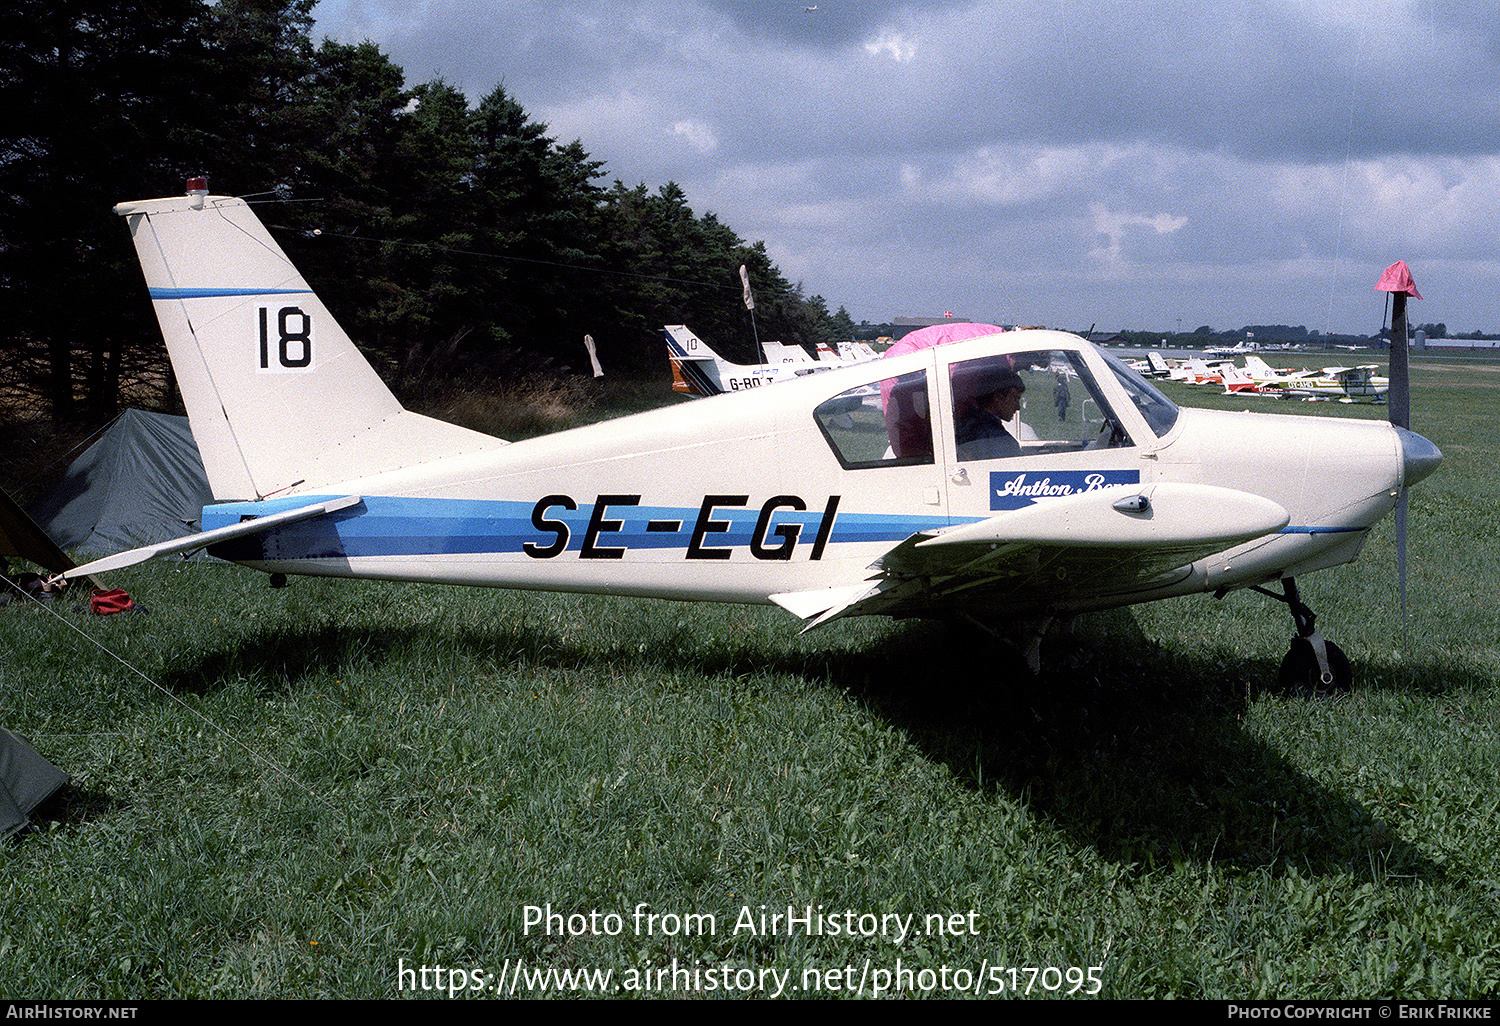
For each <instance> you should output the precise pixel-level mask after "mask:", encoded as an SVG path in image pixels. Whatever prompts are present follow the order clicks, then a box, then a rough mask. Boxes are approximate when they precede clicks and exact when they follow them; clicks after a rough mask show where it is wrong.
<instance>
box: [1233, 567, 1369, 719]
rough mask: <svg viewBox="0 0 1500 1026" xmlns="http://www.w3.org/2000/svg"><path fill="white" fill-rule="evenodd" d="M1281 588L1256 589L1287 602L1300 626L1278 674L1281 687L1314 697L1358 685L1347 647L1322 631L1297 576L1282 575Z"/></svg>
mask: <svg viewBox="0 0 1500 1026" xmlns="http://www.w3.org/2000/svg"><path fill="white" fill-rule="evenodd" d="M1281 588H1282V593H1281V594H1280V595H1278V594H1276V593H1275V592H1274V591H1267V590H1266V589H1265V588H1261V587H1255V588H1254V589H1253V590H1254V591H1258V592H1260V593H1261V594H1262V595H1269V596H1270V597H1271V598H1273V599H1276V600H1277V601H1278V602H1285V603H1286V604H1287V607H1288V608H1289V609H1291V611H1292V622H1293V623H1294V624H1296V627H1297V636H1296V637H1294V638H1293V639H1292V647H1291V649H1290V650H1289V651H1288V652H1287V654H1286V658H1284V659H1282V660H1281V670H1280V672H1278V673H1277V674H1276V683H1277V685H1278V687H1280V689H1281V690H1282V691H1283V692H1286V693H1288V694H1296V695H1309V696H1313V697H1319V696H1323V695H1330V694H1334V693H1336V692H1342V691H1348V690H1349V689H1350V688H1351V687H1353V686H1354V671H1353V670H1351V669H1350V668H1349V660H1348V658H1347V657H1345V655H1344V651H1343V649H1341V648H1339V647H1338V646H1337V645H1335V644H1334V643H1333V642H1331V641H1329V640H1328V639H1327V638H1325V637H1323V635H1321V634H1319V633H1318V631H1317V628H1316V625H1315V621H1316V619H1317V618H1316V616H1315V615H1314V614H1313V611H1312V610H1311V609H1308V608H1307V607H1306V606H1305V605H1303V604H1302V600H1301V599H1300V598H1299V597H1298V595H1297V582H1296V581H1295V580H1294V579H1293V578H1290V577H1284V578H1282V580H1281Z"/></svg>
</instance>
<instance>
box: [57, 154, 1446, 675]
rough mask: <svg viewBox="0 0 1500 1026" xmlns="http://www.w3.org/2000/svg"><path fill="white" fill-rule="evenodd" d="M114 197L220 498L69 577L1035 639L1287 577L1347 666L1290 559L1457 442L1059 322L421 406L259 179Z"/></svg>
mask: <svg viewBox="0 0 1500 1026" xmlns="http://www.w3.org/2000/svg"><path fill="white" fill-rule="evenodd" d="M115 209H116V212H117V213H119V214H121V215H122V216H124V217H125V219H126V221H127V224H128V226H129V230H130V234H131V235H132V237H133V238H134V241H135V245H136V249H137V252H138V254H139V257H140V261H141V264H142V267H143V269H144V272H145V277H146V283H147V285H148V287H149V290H150V294H151V298H152V300H153V301H154V305H155V309H156V314H157V317H158V318H159V320H160V322H161V327H162V332H163V335H164V336H165V339H166V343H167V347H168V350H169V352H170V355H171V359H172V364H173V367H174V368H175V371H176V374H177V379H178V381H179V383H180V386H181V390H182V395H183V399H184V402H185V403H186V406H187V411H188V416H189V418H190V420H191V424H192V429H193V434H194V436H195V438H196V439H197V442H198V446H199V449H200V450H201V452H202V455H203V462H204V466H205V469H206V470H207V472H208V478H209V482H210V484H211V486H212V489H213V494H214V497H215V499H216V500H218V501H217V502H216V503H215V504H213V505H209V506H207V507H205V508H204V510H203V520H202V524H203V527H204V528H205V530H204V531H203V532H202V533H201V534H198V535H194V536H191V537H189V538H187V539H180V540H178V541H175V542H170V543H164V544H161V545H154V546H147V547H144V548H142V549H136V550H132V551H131V552H127V553H121V554H119V555H116V556H112V557H108V558H106V559H103V560H99V561H96V562H94V563H91V564H88V565H86V566H83V567H80V568H78V569H77V570H74V571H72V572H70V574H69V576H79V575H83V574H87V573H98V572H103V571H105V570H109V569H113V568H116V567H119V566H125V565H130V564H132V563H135V562H139V561H141V560H143V559H146V558H150V557H151V556H153V555H162V554H166V553H169V552H180V551H187V550H190V549H193V548H197V547H201V546H204V545H209V546H211V548H210V550H209V551H210V552H212V553H213V554H215V555H217V556H220V557H222V558H224V559H228V560H233V561H234V562H237V563H241V564H243V565H245V566H248V567H251V568H254V569H257V570H261V571H264V572H266V573H270V574H312V575H323V576H336V577H361V578H377V579H384V580H393V581H423V582H434V583H444V584H469V585H486V586H494V587H504V588H525V589H538V590H561V591H573V592H597V593H614V594H622V595H637V596H655V597H660V598H670V599H698V600H707V601H715V602H745V603H776V604H777V605H780V606H782V607H784V608H785V609H787V610H789V611H790V612H791V613H793V614H795V615H796V616H797V617H799V618H801V619H802V620H804V621H805V623H806V624H807V625H808V626H809V627H814V626H818V625H820V624H824V623H827V622H828V621H830V620H833V619H835V618H837V617H844V616H851V615H861V614H883V615H887V616H892V617H906V616H936V617H945V616H946V617H957V618H964V619H969V620H972V621H975V622H978V623H980V624H987V625H999V624H1007V623H1024V624H1029V625H1033V626H1034V627H1035V630H1034V632H1033V635H1032V638H1033V643H1032V646H1031V648H1032V651H1031V654H1032V656H1033V657H1034V656H1035V653H1036V647H1037V644H1038V643H1039V639H1040V634H1041V631H1042V630H1045V624H1046V623H1047V622H1048V621H1049V620H1050V618H1054V617H1059V616H1071V615H1073V614H1076V613H1080V612H1084V611H1089V610H1099V609H1106V608H1111V607H1117V606H1123V605H1127V604H1131V603H1137V602H1145V601H1149V600H1152V599H1162V598H1167V597H1169V596H1177V595H1187V594H1191V593H1200V592H1217V593H1223V592H1225V591H1228V590H1232V589H1238V588H1246V587H1258V586H1261V585H1264V584H1267V583H1270V582H1273V581H1281V582H1283V591H1282V594H1280V595H1276V594H1275V593H1273V592H1270V591H1266V592H1265V594H1268V595H1272V597H1275V598H1278V599H1281V600H1284V601H1286V602H1288V604H1289V605H1291V607H1292V610H1293V613H1294V619H1295V620H1296V623H1297V626H1298V634H1299V637H1298V638H1297V639H1294V641H1293V652H1292V653H1290V654H1289V656H1288V659H1289V661H1291V662H1292V663H1293V664H1295V665H1294V669H1295V670H1297V671H1298V672H1300V673H1302V674H1304V675H1308V676H1310V677H1311V678H1312V680H1313V681H1316V680H1317V679H1319V678H1321V679H1322V680H1323V681H1324V682H1325V683H1326V682H1327V681H1328V680H1330V679H1331V674H1333V673H1334V672H1335V671H1337V670H1338V666H1337V665H1336V664H1337V662H1338V659H1335V658H1334V657H1333V656H1331V655H1330V654H1329V652H1328V651H1327V650H1329V649H1332V650H1334V651H1336V648H1335V647H1334V646H1332V645H1331V644H1329V645H1327V646H1326V648H1325V645H1324V644H1323V642H1322V639H1321V638H1320V636H1319V635H1318V634H1317V633H1316V631H1315V630H1313V626H1312V616H1311V613H1310V612H1308V611H1307V610H1306V607H1304V606H1301V603H1300V602H1299V601H1298V598H1297V592H1296V587H1295V581H1294V579H1295V578H1296V577H1297V576H1300V575H1303V574H1307V573H1311V572H1312V571H1315V570H1320V569H1323V568H1325V567H1331V566H1334V565H1337V564H1340V563H1345V562H1348V561H1349V560H1352V559H1353V558H1354V557H1355V556H1356V554H1357V553H1358V552H1359V550H1360V548H1361V546H1362V545H1363V544H1364V541H1365V539H1366V537H1367V536H1368V534H1369V531H1370V528H1371V527H1372V526H1373V525H1374V524H1375V523H1376V522H1377V521H1378V520H1380V518H1381V517H1383V516H1384V515H1385V514H1386V513H1388V512H1390V510H1391V509H1392V507H1393V505H1394V504H1395V503H1396V501H1397V498H1398V495H1400V493H1401V492H1402V490H1403V489H1405V488H1407V487H1408V486H1410V485H1412V484H1413V483H1415V482H1417V481H1420V480H1421V479H1422V478H1424V477H1426V476H1427V475H1428V474H1429V473H1431V472H1432V471H1433V470H1434V469H1435V468H1436V467H1437V465H1438V463H1439V462H1440V461H1441V459H1442V454H1441V453H1440V452H1438V450H1437V448H1436V447H1435V446H1433V445H1432V444H1431V443H1430V442H1428V441H1427V440H1426V439H1424V438H1422V437H1421V436H1419V435H1417V434H1414V433H1412V432H1411V431H1408V430H1406V429H1404V428H1398V427H1395V426H1392V425H1391V424H1387V423H1383V422H1368V421H1353V420H1339V419H1329V418H1302V417H1291V416H1279V415H1271V414H1261V413H1253V414H1252V413H1226V412H1217V411H1207V410H1193V409H1186V408H1179V407H1177V406H1176V405H1175V404H1174V403H1172V402H1171V401H1170V400H1168V399H1167V398H1166V397H1165V396H1163V395H1162V394H1161V393H1160V392H1159V391H1158V390H1157V389H1156V388H1155V387H1154V386H1153V385H1151V384H1150V383H1148V382H1147V381H1146V380H1145V379H1144V378H1142V377H1141V376H1140V375H1138V374H1136V373H1135V372H1133V371H1131V370H1130V369H1129V368H1128V367H1126V366H1125V365H1124V364H1123V363H1121V362H1120V361H1119V360H1117V359H1115V358H1113V357H1111V356H1109V355H1107V354H1105V353H1104V352H1102V351H1101V350H1099V349H1096V348H1095V347H1094V346H1093V345H1091V344H1090V343H1088V342H1087V341H1085V340H1084V339H1082V338H1079V337H1077V336H1075V335H1071V334H1066V333H1063V332H1056V331H1045V330H1025V331H1014V332H1006V333H1003V334H995V335H990V336H988V337H980V338H975V339H972V340H968V341H963V342H954V343H952V344H949V345H943V346H937V347H934V348H930V349H925V350H921V351H917V352H908V353H904V354H902V355H899V356H896V357H885V358H881V359H878V360H873V361H869V362H866V363H862V364H856V365H853V366H849V367H844V368H834V369H828V370H823V371H820V372H819V373H816V374H810V375H806V376H805V377H801V378H795V379H793V380H790V381H785V382H782V383H779V384H777V385H775V387H771V388H759V389H754V390H753V391H749V392H744V393H736V394H726V395H720V396H715V397H711V398H706V399H702V400H699V401H696V402H692V403H685V404H680V405H676V406H672V407H669V408H665V409H661V410H656V411H652V412H647V413H640V414H636V415H633V416H629V417H625V418H622V419H619V420H615V421H610V422H608V423H606V424H600V425H594V426H590V427H583V428H577V429H573V430H569V431H563V432H559V433H557V434H553V435H547V436H543V437H538V438H533V439H527V440H524V441H519V442H514V443H507V442H504V441H502V440H500V439H497V438H492V437H490V436H488V435H484V434H480V433H477V432H474V431H470V430H467V429H464V428H461V427H456V426H453V425H450V424H446V423H443V422H441V421H437V420H433V419H430V418H428V417H424V416H421V415H418V414H416V413H412V412H410V411H408V410H405V409H403V408H402V407H401V405H400V404H399V403H398V402H397V401H396V399H395V398H394V397H393V396H392V394H391V392H390V391H389V390H388V389H387V388H386V387H385V385H384V384H382V383H381V381H380V380H379V378H378V377H377V376H376V374H375V372H374V370H373V369H372V368H371V367H370V365H369V364H368V363H367V362H366V360H365V359H364V358H363V357H362V356H361V355H360V353H359V352H358V350H357V349H356V348H355V346H354V345H353V343H352V342H351V341H350V339H349V338H348V336H346V335H345V333H344V332H343V331H342V330H341V329H340V328H339V326H338V324H337V323H336V322H335V321H334V318H333V317H332V316H331V315H330V314H329V311H328V309H327V308H326V307H325V306H324V305H323V303H322V302H321V301H320V300H319V299H318V297H317V296H316V295H315V294H314V292H313V290H312V288H311V287H310V286H309V285H308V283H307V282H306V281H305V280H304V279H303V278H302V276H301V275H300V274H299V273H298V271H297V270H296V268H295V267H293V266H292V263H291V261H290V260H289V259H288V258H287V256H286V255H285V253H284V252H283V251H282V250H281V248H280V247H279V246H278V245H277V244H276V242H275V241H274V240H273V239H272V237H271V235H270V233H269V232H268V231H267V230H266V229H265V227H264V226H263V225H262V224H261V223H260V221H259V220H258V219H257V218H256V217H255V215H254V214H253V213H252V212H251V210H250V208H249V207H248V206H247V205H246V204H245V203H244V202H243V201H241V200H239V199H235V198H228V197H220V196H209V195H207V189H206V185H204V184H203V183H202V180H201V179H200V180H195V181H191V182H190V183H189V193H188V195H187V196H185V197H176V198H169V199H155V200H146V201H141V202H134V203H124V204H121V205H120V206H118V207H116V208H115ZM1000 384H1003V385H1004V386H1005V387H1006V388H1007V389H1016V388H1023V389H1024V391H1025V395H1027V396H1029V397H1030V398H1031V400H1032V402H1031V404H1030V406H1029V407H1028V408H1027V409H1025V410H1023V411H1021V412H1020V413H1017V414H1015V415H1014V417H1012V418H1011V419H1010V420H1009V422H1008V424H1007V425H1006V428H1005V430H1004V431H1003V432H1002V433H1004V434H1006V435H1007V436H1008V437H1009V438H1010V439H1011V441H1010V442H1009V443H1008V444H1007V445H1006V446H1004V447H1003V453H1002V454H999V455H997V454H996V450H995V449H994V447H993V446H989V447H988V448H976V447H975V446H974V445H973V444H972V443H973V440H972V439H966V438H965V437H963V435H964V433H965V431H966V430H968V428H967V427H966V425H971V424H972V423H973V422H974V421H975V418H976V416H977V411H978V410H980V409H981V408H984V407H985V406H986V404H989V403H991V402H992V401H993V400H994V399H995V397H996V396H997V395H999V394H1000V393H996V392H995V391H994V389H995V388H996V387H997V385H1000ZM1063 390H1066V392H1067V397H1066V399H1064V398H1063V397H1062V391H1063ZM1007 394H1011V396H1012V398H1015V396H1014V394H1013V393H1007ZM991 441H994V439H991ZM768 454H775V458H768ZM1330 664H1333V665H1332V666H1331V665H1330ZM1344 667H1345V668H1344V670H1343V672H1344V673H1345V674H1346V675H1347V663H1345V664H1344Z"/></svg>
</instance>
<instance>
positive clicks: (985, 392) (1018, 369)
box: [949, 350, 1132, 462]
mask: <svg viewBox="0 0 1500 1026" xmlns="http://www.w3.org/2000/svg"><path fill="white" fill-rule="evenodd" d="M949 381H950V383H951V386H952V389H953V441H954V447H955V451H956V452H957V454H958V459H959V461H960V462H963V461H968V460H993V459H1005V458H1008V457H1014V456H1036V455H1045V454H1050V453H1058V452H1074V451H1077V450H1081V449H1105V448H1116V447H1119V446H1126V445H1131V444H1132V442H1131V440H1130V437H1129V436H1128V435H1127V434H1126V433H1125V430H1124V428H1122V427H1121V426H1120V423H1119V421H1118V420H1117V419H1116V418H1115V416H1114V414H1113V413H1112V412H1111V410H1110V408H1109V406H1108V404H1107V403H1106V402H1105V400H1104V397H1103V396H1102V395H1100V393H1099V388H1098V385H1097V384H1096V383H1095V381H1094V377H1093V375H1092V374H1091V373H1090V372H1089V369H1088V366H1087V365H1086V364H1085V363H1084V362H1083V359H1082V358H1081V357H1080V355H1079V354H1078V353H1076V352H1070V351H1068V350H1050V351H1048V350H1042V351H1037V352H1027V353H1008V354H1005V355H1002V356H989V357H984V358H981V359H978V360H964V361H962V362H959V363H955V364H953V365H952V366H951V367H950V368H949Z"/></svg>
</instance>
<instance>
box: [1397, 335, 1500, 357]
mask: <svg viewBox="0 0 1500 1026" xmlns="http://www.w3.org/2000/svg"><path fill="white" fill-rule="evenodd" d="M1417 334H1419V335H1420V334H1421V332H1418V333H1417ZM1426 342H1427V344H1426V346H1425V348H1426V349H1427V350H1428V351H1429V352H1431V351H1433V350H1442V351H1449V352H1459V353H1472V352H1475V351H1497V350H1500V338H1428V339H1427V340H1426ZM1417 348H1423V347H1421V346H1419V347H1417Z"/></svg>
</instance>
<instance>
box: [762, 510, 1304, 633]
mask: <svg viewBox="0 0 1500 1026" xmlns="http://www.w3.org/2000/svg"><path fill="white" fill-rule="evenodd" d="M1289 520H1290V517H1289V515H1288V513H1287V511H1286V510H1285V509H1283V508H1282V507H1281V506H1280V505H1278V504H1277V503H1275V502H1272V501H1270V500H1268V499H1264V498H1262V497H1260V496H1258V495H1251V494H1249V493H1247V492H1241V491H1236V490H1234V489H1231V488H1220V487H1216V486H1212V485H1197V484H1168V483H1161V484H1155V485H1148V486H1147V487H1145V488H1139V489H1136V488H1131V489H1128V490H1121V489H1109V490H1103V491H1098V492H1085V493H1083V494H1082V495H1074V496H1068V497H1065V498H1060V499H1054V500H1050V501H1047V502H1039V503H1036V504H1034V505H1032V506H1027V507H1023V508H1022V509H1018V510H1012V511H1009V512H1005V513H1001V514H999V515H997V516H993V517H990V518H988V519H985V520H979V521H975V522H973V523H968V524H960V525H957V526H953V527H947V528H942V529H939V530H934V531H922V532H918V533H917V534H913V535H911V536H910V537H908V538H907V539H905V540H904V541H902V542H901V543H900V544H898V545H896V546H895V547H894V548H892V549H890V550H889V551H888V552H886V554H885V555H884V556H882V557H881V558H880V559H879V560H877V561H876V562H875V563H874V564H872V565H871V567H870V571H871V573H870V574H869V576H867V577H866V578H865V579H863V580H860V581H851V582H848V583H847V584H843V585H839V586H836V587H831V588H823V589H817V590H813V591H802V592H791V593H782V594H777V595H772V596H770V598H771V600H772V601H773V602H775V603H777V604H778V605H780V606H781V607H782V608H784V609H786V610H788V611H789V612H791V613H792V614H793V615H795V616H797V617H800V618H801V619H802V620H804V621H806V626H805V627H804V628H803V630H804V631H807V630H811V629H812V628H814V627H818V626H821V625H822V624H824V623H827V622H828V621H830V620H834V619H838V618H840V617H844V616H855V615H864V614H871V613H883V614H886V615H895V616H900V615H916V614H923V613H941V612H945V611H955V612H956V611H960V610H964V609H970V610H983V609H986V608H994V609H1004V608H1006V607H1007V606H1015V605H1023V604H1024V605H1027V606H1032V607H1036V606H1046V605H1047V604H1048V602H1055V603H1056V605H1057V607H1058V608H1066V607H1067V605H1068V602H1069V600H1070V599H1072V598H1075V597H1076V598H1086V597H1097V596H1101V595H1110V594H1118V593H1122V592H1130V591H1139V590H1143V589H1146V588H1149V587H1152V586H1155V585H1161V584H1165V583H1169V582H1170V581H1173V580H1176V579H1177V578H1179V577H1181V576H1182V575H1183V574H1185V573H1187V572H1188V571H1187V568H1188V566H1189V564H1191V563H1192V562H1193V561H1194V560H1197V559H1201V558H1202V557H1204V556H1207V555H1211V554H1213V553H1215V552H1220V551H1222V550H1224V549H1226V548H1229V547H1230V546H1233V545H1237V544H1239V543H1240V542H1245V541H1249V540H1251V539H1253V538H1259V537H1262V536H1263V535H1267V534H1271V533H1273V532H1275V531H1279V530H1281V529H1282V528H1283V527H1285V526H1286V525H1287V523H1288V521H1289Z"/></svg>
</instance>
